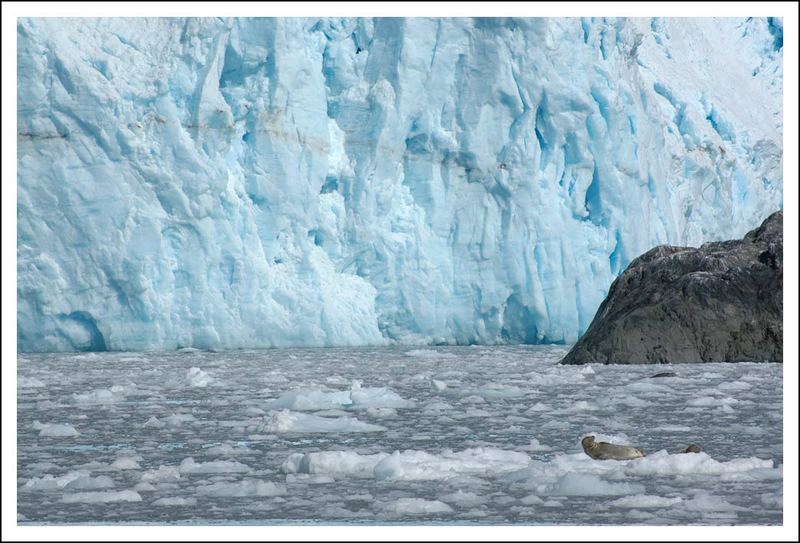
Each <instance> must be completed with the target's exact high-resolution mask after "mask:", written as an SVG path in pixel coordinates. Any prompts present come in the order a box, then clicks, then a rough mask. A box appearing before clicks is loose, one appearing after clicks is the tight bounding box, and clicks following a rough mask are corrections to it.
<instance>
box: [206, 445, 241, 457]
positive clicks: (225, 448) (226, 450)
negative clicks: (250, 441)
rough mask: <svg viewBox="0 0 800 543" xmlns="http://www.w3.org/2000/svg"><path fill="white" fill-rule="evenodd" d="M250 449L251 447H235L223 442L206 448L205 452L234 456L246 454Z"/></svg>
mask: <svg viewBox="0 0 800 543" xmlns="http://www.w3.org/2000/svg"><path fill="white" fill-rule="evenodd" d="M248 451H249V449H248V448H247V447H244V446H238V447H234V446H233V445H231V444H230V443H222V444H220V445H214V446H213V447H208V448H207V449H205V453H206V454H207V455H209V456H233V455H236V454H244V453H247V452H248Z"/></svg>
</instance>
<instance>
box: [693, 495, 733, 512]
mask: <svg viewBox="0 0 800 543" xmlns="http://www.w3.org/2000/svg"><path fill="white" fill-rule="evenodd" d="M684 506H685V507H686V509H688V510H689V511H700V512H701V513H707V512H718V511H723V512H730V511H746V510H747V508H746V507H741V506H738V505H733V504H732V503H729V502H727V501H725V500H724V499H722V498H721V497H719V496H714V495H713V494H710V493H707V492H703V493H700V494H698V495H697V496H695V497H694V498H692V499H691V500H686V502H685V503H684Z"/></svg>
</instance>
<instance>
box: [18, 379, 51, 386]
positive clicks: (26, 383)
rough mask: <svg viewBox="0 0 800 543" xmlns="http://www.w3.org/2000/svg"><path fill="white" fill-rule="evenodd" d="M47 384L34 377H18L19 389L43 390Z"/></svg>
mask: <svg viewBox="0 0 800 543" xmlns="http://www.w3.org/2000/svg"><path fill="white" fill-rule="evenodd" d="M44 386H45V384H44V383H43V382H41V381H40V380H39V379H36V378H34V377H17V388H42V387H44Z"/></svg>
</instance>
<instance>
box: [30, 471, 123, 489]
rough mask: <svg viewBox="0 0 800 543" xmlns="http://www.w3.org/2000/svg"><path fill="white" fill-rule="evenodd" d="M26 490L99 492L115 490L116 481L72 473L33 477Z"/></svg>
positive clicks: (84, 473) (81, 473)
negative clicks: (108, 489)
mask: <svg viewBox="0 0 800 543" xmlns="http://www.w3.org/2000/svg"><path fill="white" fill-rule="evenodd" d="M23 488H24V489H25V490H60V489H68V490H99V489H103V488H114V481H113V480H112V479H111V477H108V476H107V475H100V476H97V477H92V476H91V474H90V473H89V472H88V471H83V470H78V471H70V472H69V473H66V474H64V475H62V476H60V477H53V476H52V475H45V476H44V477H41V478H40V477H33V478H32V479H29V480H28V481H27V482H26V483H25V486H24V487H23Z"/></svg>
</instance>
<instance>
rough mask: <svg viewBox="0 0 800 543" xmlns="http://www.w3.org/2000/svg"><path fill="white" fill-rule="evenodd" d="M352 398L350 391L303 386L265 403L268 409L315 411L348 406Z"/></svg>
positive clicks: (351, 402)
mask: <svg viewBox="0 0 800 543" xmlns="http://www.w3.org/2000/svg"><path fill="white" fill-rule="evenodd" d="M352 404H353V400H352V399H351V397H350V391H349V390H345V391H337V392H326V391H322V390H319V389H311V388H304V389H298V390H292V391H290V392H286V393H284V394H282V395H281V396H280V397H279V398H278V399H277V400H272V401H271V402H268V403H267V408H269V409H291V410H293V411H316V410H320V409H336V408H341V407H350V406H351V405H352Z"/></svg>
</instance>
